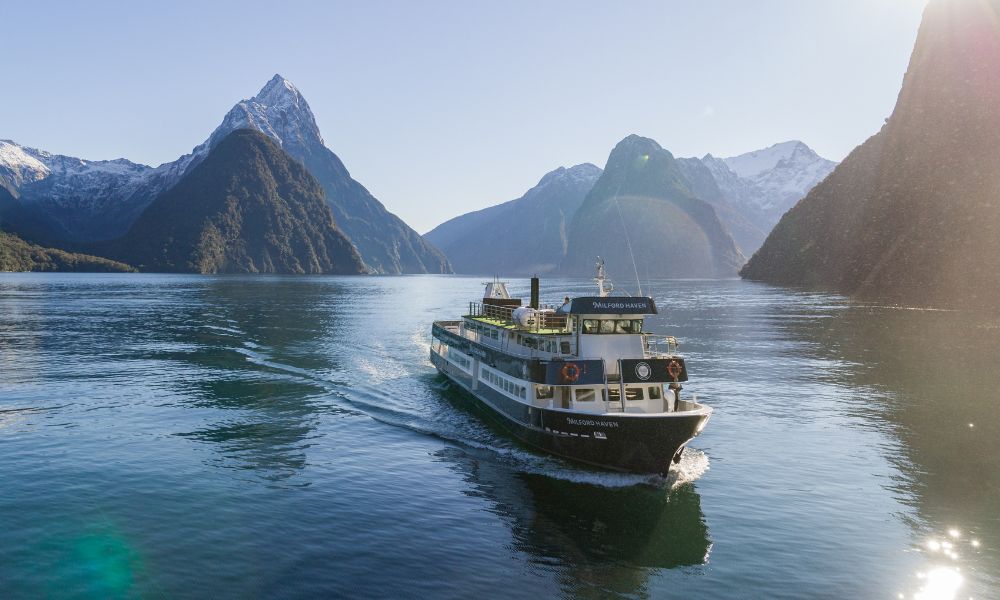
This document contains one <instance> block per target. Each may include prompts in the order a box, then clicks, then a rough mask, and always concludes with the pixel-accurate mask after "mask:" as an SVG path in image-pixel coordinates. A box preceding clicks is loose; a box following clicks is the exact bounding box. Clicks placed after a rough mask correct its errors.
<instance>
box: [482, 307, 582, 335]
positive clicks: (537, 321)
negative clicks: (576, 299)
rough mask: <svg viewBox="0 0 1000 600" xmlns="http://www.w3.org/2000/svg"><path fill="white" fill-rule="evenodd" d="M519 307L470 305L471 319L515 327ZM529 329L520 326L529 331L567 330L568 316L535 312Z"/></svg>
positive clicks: (520, 327)
mask: <svg viewBox="0 0 1000 600" xmlns="http://www.w3.org/2000/svg"><path fill="white" fill-rule="evenodd" d="M518 308H520V307H518V306H497V305H495V304H483V303H482V302H470V303H469V316H470V317H483V318H486V319H490V320H494V321H499V322H500V323H502V324H504V325H514V324H515V323H514V311H515V310H516V309H518ZM529 325H530V326H529V327H522V326H520V325H518V328H519V329H522V330H527V331H534V332H538V331H542V330H546V329H547V330H553V329H556V330H565V329H566V315H562V314H557V313H551V312H538V311H536V312H535V315H534V318H533V319H531V321H529Z"/></svg>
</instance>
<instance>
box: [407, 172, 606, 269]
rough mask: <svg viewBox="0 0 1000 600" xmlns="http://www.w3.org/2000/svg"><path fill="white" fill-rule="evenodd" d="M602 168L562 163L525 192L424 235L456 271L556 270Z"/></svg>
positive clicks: (448, 222)
mask: <svg viewBox="0 0 1000 600" xmlns="http://www.w3.org/2000/svg"><path fill="white" fill-rule="evenodd" d="M600 175H601V169H599V168H597V167H596V166H594V165H592V164H589V163H585V164H582V165H576V166H575V167H570V168H568V169H567V168H564V167H559V168H558V169H556V170H555V171H552V172H550V173H548V174H546V175H545V176H544V177H542V179H541V181H539V182H538V185H536V186H535V187H533V188H531V189H530V190H528V191H527V192H526V193H525V194H524V195H523V196H521V197H520V198H518V199H516V200H511V201H509V202H505V203H503V204H499V205H497V206H491V207H489V208H485V209H483V210H479V211H476V212H472V213H468V214H465V215H462V216H459V217H455V218H454V219H451V220H450V221H446V222H445V223H442V224H441V225H438V226H437V227H435V228H434V229H433V230H432V231H430V232H428V233H427V234H426V235H425V236H424V237H425V238H427V239H428V240H429V241H430V242H431V243H433V244H434V245H436V246H437V247H439V248H441V249H442V250H443V251H444V253H445V254H446V255H447V256H448V259H449V260H450V261H451V264H452V266H453V267H454V269H455V272H456V273H469V274H483V275H493V274H497V273H499V274H503V275H531V274H544V273H551V272H553V271H554V270H555V269H556V268H557V267H558V266H559V263H561V262H562V260H563V258H564V257H565V256H566V246H567V244H568V242H569V239H568V236H569V226H570V223H571V222H572V220H573V216H574V215H575V214H576V211H577V209H579V208H580V204H581V203H582V202H583V199H584V197H586V195H587V193H588V192H589V191H590V189H591V188H592V187H594V182H596V181H597V178H598V177H600Z"/></svg>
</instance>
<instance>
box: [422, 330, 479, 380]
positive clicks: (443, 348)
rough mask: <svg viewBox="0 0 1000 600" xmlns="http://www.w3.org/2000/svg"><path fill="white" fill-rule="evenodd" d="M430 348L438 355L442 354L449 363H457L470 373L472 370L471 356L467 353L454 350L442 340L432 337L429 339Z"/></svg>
mask: <svg viewBox="0 0 1000 600" xmlns="http://www.w3.org/2000/svg"><path fill="white" fill-rule="evenodd" d="M431 349H432V350H434V352H436V353H437V354H439V355H440V356H443V357H444V358H446V359H447V360H448V361H450V362H451V363H453V364H455V365H458V366H459V367H460V368H462V369H464V370H465V371H467V372H469V373H471V372H472V358H471V357H469V356H468V355H466V354H464V353H462V352H459V351H458V350H455V349H454V348H451V347H449V346H448V344H446V343H444V342H442V341H441V340H439V339H437V338H433V339H432V341H431Z"/></svg>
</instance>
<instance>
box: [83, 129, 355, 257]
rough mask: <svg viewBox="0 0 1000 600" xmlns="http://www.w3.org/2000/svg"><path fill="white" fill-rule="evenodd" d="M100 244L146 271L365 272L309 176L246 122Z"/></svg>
mask: <svg viewBox="0 0 1000 600" xmlns="http://www.w3.org/2000/svg"><path fill="white" fill-rule="evenodd" d="M104 252H106V253H108V254H111V255H113V256H120V257H128V258H129V260H130V261H132V263H133V264H135V265H136V266H138V267H139V268H140V269H141V270H143V271H179V272H194V273H345V274H351V273H361V272H364V264H363V262H362V261H361V258H360V257H359V256H358V253H357V251H356V250H355V248H354V246H352V245H351V243H350V241H349V240H348V239H347V238H346V237H345V236H344V235H343V234H342V233H341V232H340V231H339V230H337V228H336V226H335V225H334V221H333V214H332V212H331V211H330V207H329V206H327V204H326V202H325V200H324V196H323V190H322V188H320V186H319V184H318V183H317V182H316V180H315V178H313V177H312V175H310V174H309V172H308V171H307V170H306V168H305V167H304V166H303V165H302V164H301V163H299V162H298V161H296V160H294V159H293V158H291V157H290V156H289V155H288V154H287V153H285V152H284V151H282V150H281V148H279V147H278V146H277V144H276V143H275V142H273V141H272V140H271V139H270V138H268V137H266V136H265V135H264V134H262V133H259V132H257V131H253V130H248V129H243V130H237V131H235V132H233V133H230V134H229V135H228V136H226V137H225V138H223V139H222V140H220V141H219V142H218V143H217V144H216V145H215V147H214V148H213V149H212V150H211V151H210V152H209V153H208V155H207V156H206V157H205V158H204V160H203V161H201V162H200V163H199V164H198V165H197V166H195V167H193V168H192V169H191V171H190V172H189V173H188V174H187V175H186V176H185V177H184V178H182V179H181V180H180V181H179V182H177V184H176V185H174V186H173V187H172V188H170V189H169V190H167V191H166V192H164V193H163V194H161V195H160V196H159V197H158V198H157V199H156V200H154V201H153V203H152V204H150V205H149V207H147V208H146V210H145V211H143V213H142V215H141V216H140V217H139V219H138V220H137V221H136V222H135V224H134V225H133V226H132V228H131V229H130V230H129V232H128V233H127V234H126V235H125V236H124V237H123V238H122V239H120V240H117V241H114V242H111V243H110V244H108V245H107V247H106V248H104ZM104 252H102V253H104Z"/></svg>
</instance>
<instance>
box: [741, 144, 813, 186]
mask: <svg viewBox="0 0 1000 600" xmlns="http://www.w3.org/2000/svg"><path fill="white" fill-rule="evenodd" d="M793 156H804V157H808V158H810V159H813V160H816V159H821V157H820V156H819V155H818V154H816V153H815V152H814V151H813V149H812V148H810V147H809V146H807V145H806V144H805V143H803V142H801V141H799V140H789V141H787V142H779V143H777V144H773V145H771V146H768V147H767V148H763V149H761V150H754V151H752V152H746V153H744V154H740V155H739V156H731V157H729V158H724V159H722V160H723V161H724V162H725V163H726V166H728V167H729V168H730V169H731V170H732V171H733V172H734V173H736V174H737V175H739V176H740V177H745V178H753V177H756V176H758V175H760V174H762V173H764V172H765V171H770V170H771V169H774V168H775V167H776V166H778V163H780V162H781V161H783V160H788V159H790V158H792V157H793Z"/></svg>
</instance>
